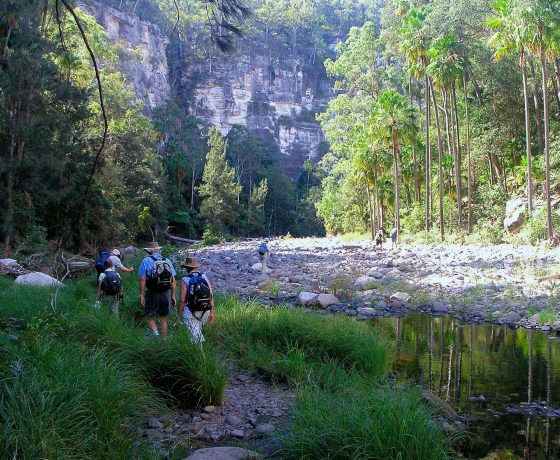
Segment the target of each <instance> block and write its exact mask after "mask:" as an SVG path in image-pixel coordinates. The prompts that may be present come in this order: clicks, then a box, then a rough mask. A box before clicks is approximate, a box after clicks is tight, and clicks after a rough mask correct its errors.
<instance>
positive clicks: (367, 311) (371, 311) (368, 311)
mask: <svg viewBox="0 0 560 460" xmlns="http://www.w3.org/2000/svg"><path fill="white" fill-rule="evenodd" d="M357 311H358V314H360V315H363V316H373V315H375V308H371V307H360V308H358V310H357Z"/></svg>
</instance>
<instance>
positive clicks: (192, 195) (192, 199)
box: [191, 158, 196, 211]
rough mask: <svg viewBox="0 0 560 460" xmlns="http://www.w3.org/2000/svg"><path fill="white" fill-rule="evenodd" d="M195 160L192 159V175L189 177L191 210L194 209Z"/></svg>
mask: <svg viewBox="0 0 560 460" xmlns="http://www.w3.org/2000/svg"><path fill="white" fill-rule="evenodd" d="M195 171H196V170H195V162H194V158H193V160H192V177H191V211H193V210H194V181H195V177H196V175H195Z"/></svg>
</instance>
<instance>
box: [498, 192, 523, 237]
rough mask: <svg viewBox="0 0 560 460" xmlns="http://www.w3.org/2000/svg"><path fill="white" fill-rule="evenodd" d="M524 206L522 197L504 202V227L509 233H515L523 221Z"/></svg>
mask: <svg viewBox="0 0 560 460" xmlns="http://www.w3.org/2000/svg"><path fill="white" fill-rule="evenodd" d="M526 206H527V203H526V201H525V199H524V198H513V199H511V200H509V201H508V202H507V203H506V217H505V218H504V229H505V230H506V231H507V232H508V233H509V234H514V233H517V232H518V231H519V230H520V229H521V227H522V226H523V224H524V223H525V209H526Z"/></svg>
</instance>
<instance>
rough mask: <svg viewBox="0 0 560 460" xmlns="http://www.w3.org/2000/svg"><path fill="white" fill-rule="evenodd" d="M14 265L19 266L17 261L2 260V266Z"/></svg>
mask: <svg viewBox="0 0 560 460" xmlns="http://www.w3.org/2000/svg"><path fill="white" fill-rule="evenodd" d="M14 264H17V260H16V259H0V265H4V266H5V267H9V266H10V265H14Z"/></svg>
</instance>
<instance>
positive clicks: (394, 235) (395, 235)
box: [389, 227, 399, 251]
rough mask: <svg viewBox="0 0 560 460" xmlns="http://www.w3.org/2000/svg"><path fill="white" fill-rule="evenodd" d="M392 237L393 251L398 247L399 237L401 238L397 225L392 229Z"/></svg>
mask: <svg viewBox="0 0 560 460" xmlns="http://www.w3.org/2000/svg"><path fill="white" fill-rule="evenodd" d="M389 236H390V238H391V251H392V250H393V249H397V239H398V238H399V231H398V230H397V228H396V227H394V228H393V230H391V234H390V235H389Z"/></svg>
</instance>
